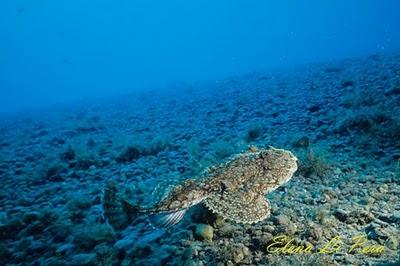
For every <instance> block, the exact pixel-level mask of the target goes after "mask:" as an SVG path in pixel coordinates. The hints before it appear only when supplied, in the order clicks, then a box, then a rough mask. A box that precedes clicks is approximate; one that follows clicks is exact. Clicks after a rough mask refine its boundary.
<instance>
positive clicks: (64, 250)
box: [56, 243, 74, 255]
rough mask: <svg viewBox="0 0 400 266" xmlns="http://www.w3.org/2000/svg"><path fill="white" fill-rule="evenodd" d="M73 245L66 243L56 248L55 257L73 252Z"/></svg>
mask: <svg viewBox="0 0 400 266" xmlns="http://www.w3.org/2000/svg"><path fill="white" fill-rule="evenodd" d="M73 248H74V245H73V244H70V243H67V244H64V245H61V246H60V247H58V248H57V250H56V254H57V255H68V254H70V253H71V252H72V251H73Z"/></svg>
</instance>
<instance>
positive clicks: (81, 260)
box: [70, 253, 97, 266]
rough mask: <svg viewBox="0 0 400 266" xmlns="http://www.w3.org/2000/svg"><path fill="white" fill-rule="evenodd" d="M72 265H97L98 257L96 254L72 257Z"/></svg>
mask: <svg viewBox="0 0 400 266" xmlns="http://www.w3.org/2000/svg"><path fill="white" fill-rule="evenodd" d="M70 265H73V266H75V265H76V266H80V265H97V255H96V254H95V253H81V254H77V255H74V256H72V258H71V262H70Z"/></svg>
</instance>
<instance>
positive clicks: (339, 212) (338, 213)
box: [333, 208, 349, 222]
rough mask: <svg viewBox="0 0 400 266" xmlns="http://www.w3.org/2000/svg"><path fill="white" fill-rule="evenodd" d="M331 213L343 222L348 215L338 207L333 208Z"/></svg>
mask: <svg viewBox="0 0 400 266" xmlns="http://www.w3.org/2000/svg"><path fill="white" fill-rule="evenodd" d="M333 215H335V217H336V218H337V219H338V220H339V221H341V222H345V221H346V220H347V219H348V217H349V214H348V213H347V212H345V211H344V210H342V209H339V208H338V209H335V210H334V212H333Z"/></svg>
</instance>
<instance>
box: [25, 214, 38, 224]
mask: <svg viewBox="0 0 400 266" xmlns="http://www.w3.org/2000/svg"><path fill="white" fill-rule="evenodd" d="M39 216H40V214H39V212H27V213H25V214H24V215H23V216H22V221H23V222H24V223H26V224H30V223H32V222H34V221H36V220H38V219H39Z"/></svg>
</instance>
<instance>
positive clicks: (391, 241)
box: [385, 235, 399, 250]
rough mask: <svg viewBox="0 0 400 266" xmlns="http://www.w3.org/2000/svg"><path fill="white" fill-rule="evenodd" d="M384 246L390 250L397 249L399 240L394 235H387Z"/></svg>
mask: <svg viewBox="0 0 400 266" xmlns="http://www.w3.org/2000/svg"><path fill="white" fill-rule="evenodd" d="M385 246H386V247H387V248H389V249H391V250H397V248H398V247H399V241H398V240H397V239H396V237H395V236H392V235H390V236H388V239H386V241H385Z"/></svg>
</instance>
